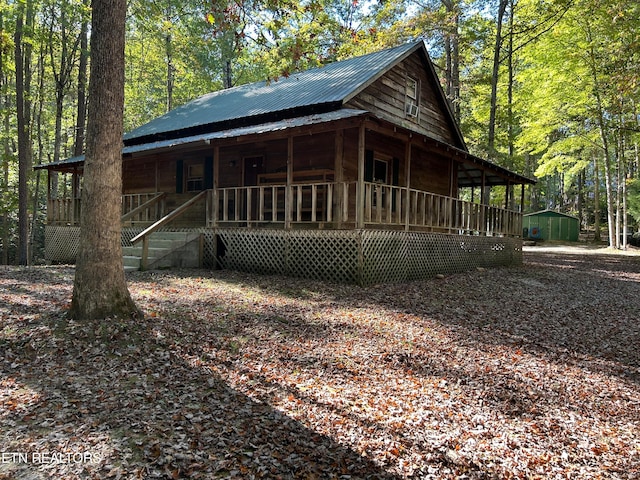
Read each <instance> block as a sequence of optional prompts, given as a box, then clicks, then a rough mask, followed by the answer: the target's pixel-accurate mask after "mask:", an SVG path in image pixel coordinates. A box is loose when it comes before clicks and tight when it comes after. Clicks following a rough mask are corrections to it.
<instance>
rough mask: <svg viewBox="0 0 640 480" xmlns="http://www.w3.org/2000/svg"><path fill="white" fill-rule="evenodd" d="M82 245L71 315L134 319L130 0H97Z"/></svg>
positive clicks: (94, 19) (93, 7)
mask: <svg viewBox="0 0 640 480" xmlns="http://www.w3.org/2000/svg"><path fill="white" fill-rule="evenodd" d="M92 9H93V11H92V23H91V69H90V81H89V115H88V122H87V151H86V160H85V170H84V172H85V177H84V188H83V191H82V214H81V218H80V222H81V223H80V225H81V226H80V229H81V231H80V246H79V251H78V258H77V262H76V275H75V281H74V286H73V299H72V302H71V310H70V316H71V317H72V318H76V319H106V318H135V317H137V316H140V315H141V312H140V311H139V310H138V308H137V307H136V305H135V304H134V302H133V300H132V299H131V296H130V294H129V290H128V289H127V284H126V280H125V276H124V267H123V264H122V246H121V243H120V242H121V239H120V238H121V224H120V214H121V213H120V202H121V193H122V157H121V150H122V130H123V106H124V33H125V13H126V0H93V2H92Z"/></svg>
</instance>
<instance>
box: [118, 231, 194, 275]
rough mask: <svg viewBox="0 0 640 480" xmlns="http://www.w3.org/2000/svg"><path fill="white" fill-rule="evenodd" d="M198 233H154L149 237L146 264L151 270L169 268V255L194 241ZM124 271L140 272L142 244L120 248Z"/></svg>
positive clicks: (170, 265) (170, 264)
mask: <svg viewBox="0 0 640 480" xmlns="http://www.w3.org/2000/svg"><path fill="white" fill-rule="evenodd" d="M198 235H199V234H198V233H194V232H154V233H152V234H151V236H150V237H149V253H148V254H149V258H148V264H149V265H150V266H151V265H152V268H170V267H172V266H174V265H172V263H171V262H172V260H171V253H172V251H173V250H175V249H178V248H182V247H184V246H185V245H186V244H188V243H190V242H191V241H193V240H195V239H196V238H197V237H198ZM122 254H123V257H122V258H123V264H124V267H125V271H135V270H140V268H141V266H142V242H139V243H137V244H136V245H131V246H126V247H122Z"/></svg>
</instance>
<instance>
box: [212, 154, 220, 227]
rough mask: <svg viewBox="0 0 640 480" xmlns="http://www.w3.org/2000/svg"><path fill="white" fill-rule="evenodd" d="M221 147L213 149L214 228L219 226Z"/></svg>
mask: <svg viewBox="0 0 640 480" xmlns="http://www.w3.org/2000/svg"><path fill="white" fill-rule="evenodd" d="M219 174H220V146H218V145H216V146H214V147H213V182H212V186H213V193H212V195H211V197H212V203H213V205H211V224H212V225H213V226H214V227H217V226H218V210H219V208H218V207H219V201H218V177H219V176H220V175H219Z"/></svg>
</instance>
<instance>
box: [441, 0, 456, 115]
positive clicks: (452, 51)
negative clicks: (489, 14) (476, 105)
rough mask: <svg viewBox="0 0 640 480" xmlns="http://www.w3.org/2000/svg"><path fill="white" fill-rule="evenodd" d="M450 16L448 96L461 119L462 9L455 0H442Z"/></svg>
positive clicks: (447, 49)
mask: <svg viewBox="0 0 640 480" xmlns="http://www.w3.org/2000/svg"><path fill="white" fill-rule="evenodd" d="M442 4H443V5H444V6H445V8H446V10H447V13H448V14H449V16H450V25H449V30H448V31H447V32H445V50H446V57H447V68H446V75H447V78H446V86H447V96H448V97H449V100H450V101H451V105H452V107H453V114H454V116H455V118H456V120H457V121H458V122H459V121H460V11H459V8H458V5H457V3H456V2H455V1H454V0H442Z"/></svg>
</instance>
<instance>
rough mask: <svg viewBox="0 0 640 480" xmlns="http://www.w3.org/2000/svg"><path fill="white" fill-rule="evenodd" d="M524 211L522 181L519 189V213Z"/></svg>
mask: <svg viewBox="0 0 640 480" xmlns="http://www.w3.org/2000/svg"><path fill="white" fill-rule="evenodd" d="M523 212H524V183H523V184H522V188H521V190H520V213H523Z"/></svg>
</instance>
